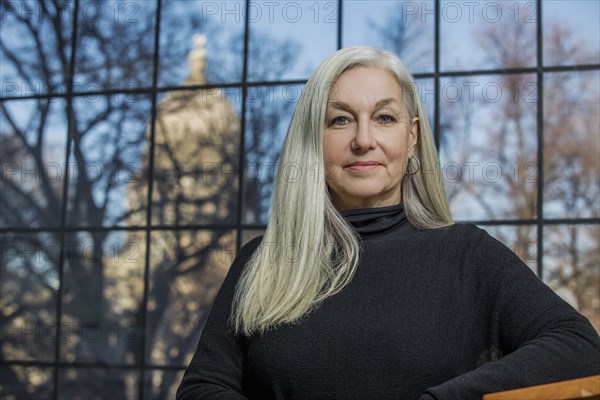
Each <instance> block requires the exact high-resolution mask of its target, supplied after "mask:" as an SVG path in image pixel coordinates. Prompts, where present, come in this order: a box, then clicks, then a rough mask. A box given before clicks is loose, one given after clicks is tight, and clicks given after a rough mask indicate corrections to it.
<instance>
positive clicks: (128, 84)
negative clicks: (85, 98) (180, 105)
mask: <svg viewBox="0 0 600 400" xmlns="http://www.w3.org/2000/svg"><path fill="white" fill-rule="evenodd" d="M155 13H156V2H154V1H144V0H127V1H106V2H98V1H82V2H80V4H79V18H78V28H77V35H78V37H77V52H76V62H75V77H74V84H75V87H74V88H75V90H76V91H77V92H92V91H99V90H123V89H138V88H141V87H150V86H151V85H152V73H153V68H152V67H153V65H154V64H153V58H154V29H155V20H156V18H155Z"/></svg>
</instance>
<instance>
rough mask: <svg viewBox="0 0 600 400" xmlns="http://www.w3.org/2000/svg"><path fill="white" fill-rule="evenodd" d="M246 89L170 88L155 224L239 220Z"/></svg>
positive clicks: (162, 124) (160, 137)
mask: <svg viewBox="0 0 600 400" xmlns="http://www.w3.org/2000/svg"><path fill="white" fill-rule="evenodd" d="M241 102H242V101H241V91H240V90H239V89H236V88H225V89H207V90H196V91H177V92H169V93H168V94H167V95H166V96H165V97H163V98H162V100H161V101H160V103H159V106H158V107H159V110H158V116H157V120H156V133H155V140H156V143H155V148H154V154H155V156H154V191H153V204H152V212H153V223H154V224H158V225H164V224H175V225H185V224H211V223H234V222H235V218H236V215H237V207H238V204H237V203H238V198H237V189H238V167H237V166H238V165H239V156H238V154H239V139H240V114H241V112H240V108H241Z"/></svg>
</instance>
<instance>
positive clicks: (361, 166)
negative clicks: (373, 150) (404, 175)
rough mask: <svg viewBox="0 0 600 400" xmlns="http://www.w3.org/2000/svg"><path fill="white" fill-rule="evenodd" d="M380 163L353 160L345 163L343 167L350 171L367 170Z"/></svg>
mask: <svg viewBox="0 0 600 400" xmlns="http://www.w3.org/2000/svg"><path fill="white" fill-rule="evenodd" d="M380 165H381V164H380V163H378V162H377V161H355V162H353V163H352V164H348V165H346V166H345V167H344V168H345V169H349V170H351V171H369V170H372V169H375V168H377V167H379V166H380Z"/></svg>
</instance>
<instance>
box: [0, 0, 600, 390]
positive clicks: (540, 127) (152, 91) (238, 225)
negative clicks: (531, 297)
mask: <svg viewBox="0 0 600 400" xmlns="http://www.w3.org/2000/svg"><path fill="white" fill-rule="evenodd" d="M156 1H157V4H156V14H155V18H156V19H155V32H154V59H153V75H152V86H151V87H150V88H145V89H133V90H106V91H98V92H93V93H92V92H86V93H75V91H74V85H73V74H74V71H75V59H76V57H75V56H76V54H75V51H76V47H77V30H78V18H77V16H78V14H79V12H78V10H79V1H77V0H76V1H75V3H74V7H73V18H72V21H74V22H73V34H72V42H71V52H70V56H71V60H70V71H69V74H68V76H69V78H70V79H69V82H68V83H67V91H66V93H62V94H53V93H49V94H43V95H34V96H8V97H2V98H0V101H2V102H10V101H15V100H28V99H29V100H31V99H48V100H50V99H53V98H61V97H62V98H65V99H66V102H67V116H68V121H67V129H68V133H67V145H66V162H67V163H68V162H69V157H70V154H71V146H72V140H73V138H72V123H73V118H72V114H73V112H74V110H73V101H74V99H75V98H77V97H79V96H90V95H110V94H116V93H119V94H147V95H151V96H152V106H151V118H152V121H155V120H156V113H157V98H158V95H159V94H160V93H163V92H169V91H172V90H179V91H182V90H198V89H207V88H241V91H242V104H241V129H240V135H241V136H240V149H239V154H238V161H239V163H238V195H237V199H238V206H237V207H238V210H237V219H236V221H235V223H234V224H208V225H206V224H203V225H202V224H196V225H185V226H171V225H159V226H157V225H152V220H151V218H152V201H151V194H152V189H153V177H154V158H155V150H154V148H155V142H154V139H155V124H151V130H150V138H149V139H150V141H151V145H150V147H149V149H150V153H149V160H150V163H149V177H148V192H147V196H148V199H147V209H146V223H145V225H144V226H127V227H122V226H115V227H74V226H68V225H67V201H66V199H68V194H69V193H68V192H69V185H67V184H65V185H64V187H63V193H62V195H63V204H62V207H61V213H62V215H61V225H60V227H54V228H44V227H41V228H30V227H21V228H3V227H0V233H35V232H59V234H60V237H61V252H60V255H59V260H58V277H59V288H58V294H57V310H56V321H57V325H56V326H57V335H58V336H57V337H59V338H60V337H61V334H62V332H61V322H62V319H63V306H62V298H63V294H64V284H63V279H64V263H65V248H64V243H65V240H66V235H67V233H70V232H77V231H109V230H110V231H115V230H117V231H145V233H146V237H145V242H146V251H145V255H144V258H145V261H144V263H145V264H144V289H143V307H144V313H143V318H142V321H141V324H142V326H143V327H144V331H143V334H142V336H141V337H142V349H143V350H142V353H141V355H140V360H141V362H140V363H139V364H135V365H120V364H117V365H106V364H104V363H67V362H61V361H60V352H61V341H60V340H57V341H56V345H55V346H56V347H55V354H54V362H40V361H19V360H15V361H5V360H2V362H1V364H0V365H1V366H3V367H9V366H11V365H16V366H23V367H45V368H53V373H54V375H53V378H54V388H53V397H54V398H58V395H59V392H58V386H59V376H60V375H59V372H60V370H61V369H64V368H96V369H106V370H110V369H112V370H114V369H117V370H137V371H139V373H140V374H139V388H138V390H139V392H138V393H139V396H140V397H141V398H145V397H147V394H146V393H145V388H146V384H145V383H146V379H147V377H146V372H147V371H150V370H163V371H175V372H177V371H181V370H182V369H183V368H184V366H161V365H152V364H150V363H148V360H147V359H146V350H145V349H146V327H147V322H146V319H147V307H146V306H147V302H148V286H149V261H150V248H151V233H152V232H154V231H161V230H172V229H175V230H177V229H179V230H195V229H207V230H213V231H221V230H233V231H235V232H236V237H237V243H236V249H237V250H239V248H240V247H241V245H242V232H244V231H247V230H257V229H264V228H265V226H264V225H262V224H245V223H244V222H243V220H242V218H243V217H242V215H243V213H242V208H243V204H244V199H243V193H244V179H243V176H244V174H243V172H244V171H243V165H244V160H245V154H246V143H245V130H246V110H247V103H246V101H247V93H248V89H249V88H251V87H256V86H280V85H301V84H304V83H306V80H280V81H269V82H248V80H247V78H248V47H249V37H250V21H249V14H250V13H246V15H245V21H244V55H243V57H244V58H243V69H242V77H241V82H239V83H230V84H205V85H199V86H198V85H196V86H185V87H181V86H167V87H160V88H159V87H158V65H159V59H160V27H161V9H162V4H163V0H156ZM249 4H250V0H245V6H246V9H249ZM337 6H338V8H337V14H338V21H337V48H338V49H340V48H341V47H342V43H343V40H342V39H343V31H342V27H343V12H342V10H343V1H342V0H338V2H337ZM536 7H537V31H536V45H537V54H536V66H535V67H528V68H512V69H493V70H488V69H486V70H461V71H450V72H442V71H440V22H441V21H440V18H441V16H440V0H436V1H435V23H434V71H433V72H431V73H422V74H415V75H414V76H415V78H417V79H419V78H432V79H433V81H434V86H435V94H434V102H435V108H434V115H433V130H434V136H435V142H436V146H438V148H439V143H440V135H441V132H440V104H441V99H440V81H441V79H442V78H447V77H464V76H474V75H477V76H482V75H507V74H536V77H537V84H538V99H537V114H536V121H537V128H536V138H537V146H538V149H537V163H538V165H543V162H544V141H543V139H544V103H543V100H544V79H543V78H544V74H546V73H549V72H573V71H598V70H600V64H580V65H573V66H544V65H543V37H542V34H543V21H542V0H536ZM538 171H539V176H538V180H537V195H538V197H537V198H538V202H537V216H536V218H532V219H525V220H523V219H520V220H518V219H501V220H474V221H468V222H473V223H475V224H478V225H487V226H498V225H504V226H518V225H535V226H536V229H537V245H538V251H537V268H538V271H537V272H538V275H539V276H540V277H541V276H542V274H543V257H544V256H543V249H544V235H543V229H544V226H545V225H564V224H573V225H584V224H600V218H595V217H593V218H575V219H571V218H558V219H548V218H544V213H543V211H544V210H543V206H544V202H543V196H542V194H543V192H544V176H543V173H544V171H543V168H539V169H538ZM68 173H69V170H68V169H67V171H66V174H67V176H66V178H65V179H66V181H67V182H68Z"/></svg>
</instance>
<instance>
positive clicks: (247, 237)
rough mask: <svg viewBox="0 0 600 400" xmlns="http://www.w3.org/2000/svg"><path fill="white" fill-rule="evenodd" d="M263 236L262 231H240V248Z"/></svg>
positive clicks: (263, 232)
mask: <svg viewBox="0 0 600 400" xmlns="http://www.w3.org/2000/svg"><path fill="white" fill-rule="evenodd" d="M264 234H265V231H264V229H252V230H245V231H242V246H244V245H245V244H246V243H248V242H249V241H251V240H252V239H254V238H256V237H258V236H262V235H264Z"/></svg>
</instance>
